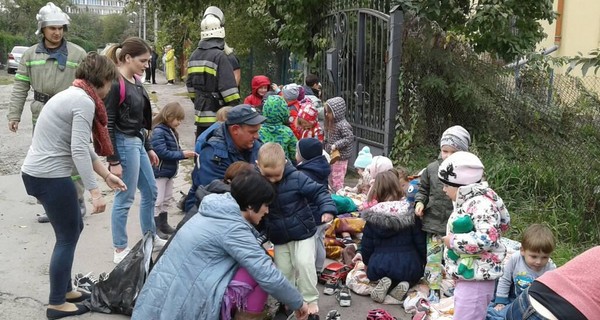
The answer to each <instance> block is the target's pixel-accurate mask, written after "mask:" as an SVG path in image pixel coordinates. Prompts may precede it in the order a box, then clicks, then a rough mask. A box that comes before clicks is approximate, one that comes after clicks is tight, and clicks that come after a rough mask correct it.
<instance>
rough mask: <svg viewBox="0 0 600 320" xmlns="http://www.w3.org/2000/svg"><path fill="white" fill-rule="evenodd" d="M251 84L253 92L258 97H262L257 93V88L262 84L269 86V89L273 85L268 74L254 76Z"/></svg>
mask: <svg viewBox="0 0 600 320" xmlns="http://www.w3.org/2000/svg"><path fill="white" fill-rule="evenodd" d="M251 85H252V94H253V95H255V96H257V97H261V96H259V95H258V93H256V90H258V88H260V87H262V86H267V90H269V89H270V88H269V86H270V85H271V80H269V78H267V77H266V76H254V78H252V83H251ZM261 98H262V97H261Z"/></svg>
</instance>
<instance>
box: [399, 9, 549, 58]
mask: <svg viewBox="0 0 600 320" xmlns="http://www.w3.org/2000/svg"><path fill="white" fill-rule="evenodd" d="M395 2H396V3H398V4H400V5H402V6H403V8H404V9H405V10H411V11H414V12H416V13H417V14H418V15H420V16H424V17H426V18H428V19H429V20H431V21H435V22H436V23H438V24H439V25H440V27H442V29H444V30H446V31H448V32H451V33H454V34H458V35H461V36H464V37H465V38H466V39H467V41H468V42H469V43H470V44H471V45H472V46H473V48H474V49H475V51H476V52H489V53H491V54H494V55H496V57H498V58H502V59H504V60H505V61H511V60H514V59H515V58H516V57H518V56H521V55H523V54H525V53H527V52H531V51H534V49H535V46H536V44H537V43H538V42H539V41H541V40H542V39H544V37H545V36H546V34H545V33H544V31H543V28H542V26H541V23H540V21H548V22H550V23H552V21H553V20H554V18H555V13H554V12H553V11H552V0H477V1H470V0H448V1H437V0H396V1H395Z"/></svg>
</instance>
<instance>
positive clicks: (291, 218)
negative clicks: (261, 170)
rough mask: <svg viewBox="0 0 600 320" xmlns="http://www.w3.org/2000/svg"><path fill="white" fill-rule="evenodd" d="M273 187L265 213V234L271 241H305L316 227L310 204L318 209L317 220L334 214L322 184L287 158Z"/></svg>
mask: <svg viewBox="0 0 600 320" xmlns="http://www.w3.org/2000/svg"><path fill="white" fill-rule="evenodd" d="M275 186H276V188H277V198H276V199H275V201H273V203H271V205H270V206H269V214H268V215H266V216H265V218H266V220H265V221H266V225H265V227H266V232H267V236H268V237H269V240H271V242H272V243H273V244H286V243H288V242H290V241H298V240H304V239H308V238H310V237H312V236H313V235H314V234H315V232H316V231H317V227H316V223H315V218H313V214H312V211H311V209H310V207H309V203H314V204H315V205H316V206H317V207H318V208H319V209H318V210H319V212H320V215H319V220H320V217H321V215H323V214H324V213H331V214H333V215H334V216H335V215H336V214H337V209H336V207H335V204H334V203H333V200H331V196H330V195H329V192H327V190H326V189H325V187H324V186H323V185H321V184H318V183H316V182H314V181H312V180H311V179H310V178H309V177H308V176H306V175H305V174H304V173H302V172H300V171H298V170H296V168H294V166H293V165H292V164H291V163H290V162H289V161H288V162H287V163H286V165H285V170H284V171H283V178H282V179H281V181H280V182H278V183H277V184H276V185H275ZM319 222H320V221H319Z"/></svg>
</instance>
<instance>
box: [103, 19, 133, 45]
mask: <svg viewBox="0 0 600 320" xmlns="http://www.w3.org/2000/svg"><path fill="white" fill-rule="evenodd" d="M101 21H102V33H101V35H102V36H101V37H100V39H101V44H106V43H115V42H121V41H123V40H125V38H127V36H128V35H130V34H129V33H128V32H127V31H128V30H131V28H130V24H129V19H128V18H127V15H125V14H109V15H105V16H102V19H101ZM136 30H137V29H136ZM131 35H132V34H131ZM135 35H137V33H136V34H135Z"/></svg>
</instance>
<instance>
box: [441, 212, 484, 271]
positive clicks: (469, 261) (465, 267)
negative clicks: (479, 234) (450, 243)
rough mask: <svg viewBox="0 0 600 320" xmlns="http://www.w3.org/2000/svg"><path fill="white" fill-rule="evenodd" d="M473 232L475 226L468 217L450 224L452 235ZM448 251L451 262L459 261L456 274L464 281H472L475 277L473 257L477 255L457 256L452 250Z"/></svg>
mask: <svg viewBox="0 0 600 320" xmlns="http://www.w3.org/2000/svg"><path fill="white" fill-rule="evenodd" d="M474 230H475V225H474V224H473V220H471V217H469V216H462V217H460V218H458V219H456V220H454V222H452V230H451V231H452V233H455V234H459V233H469V232H471V231H474ZM448 250H449V251H448V258H450V259H452V261H454V262H456V261H457V260H458V259H459V258H460V259H461V261H460V265H459V266H458V272H457V273H458V274H459V275H461V276H463V277H464V278H465V279H473V277H474V276H475V270H473V257H476V256H477V255H472V254H458V253H456V252H455V251H454V250H452V249H448Z"/></svg>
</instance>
